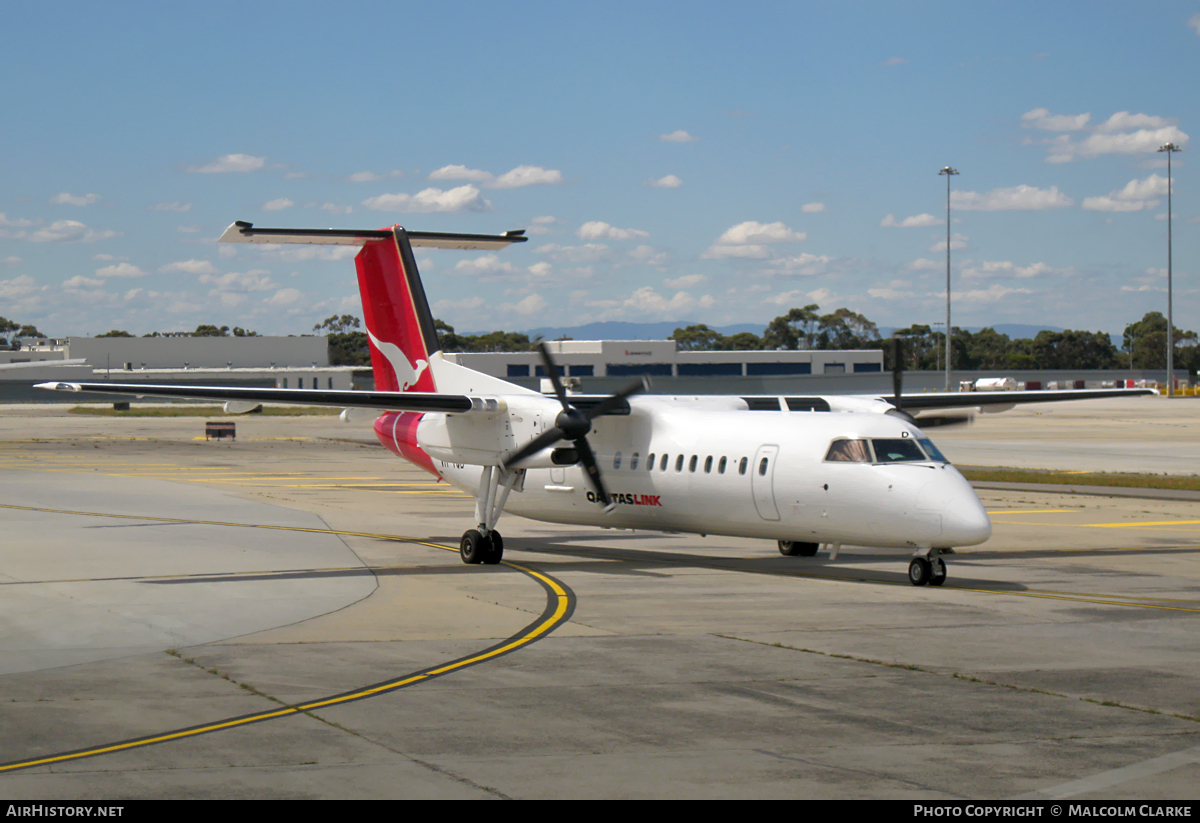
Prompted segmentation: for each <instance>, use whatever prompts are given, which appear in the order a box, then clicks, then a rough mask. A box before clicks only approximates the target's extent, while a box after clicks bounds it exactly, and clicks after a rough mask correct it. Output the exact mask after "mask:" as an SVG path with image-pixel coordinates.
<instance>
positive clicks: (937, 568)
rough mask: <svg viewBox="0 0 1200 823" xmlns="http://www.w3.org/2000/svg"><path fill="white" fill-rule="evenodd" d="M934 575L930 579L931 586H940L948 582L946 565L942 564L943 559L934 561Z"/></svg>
mask: <svg viewBox="0 0 1200 823" xmlns="http://www.w3.org/2000/svg"><path fill="white" fill-rule="evenodd" d="M932 575H933V576H932V577H930V578H929V585H930V586H940V585H942V584H943V583H945V582H946V564H945V563H944V562H942V558H940V557H939V558H938V559H937V560H936V561H934V563H933V571H932Z"/></svg>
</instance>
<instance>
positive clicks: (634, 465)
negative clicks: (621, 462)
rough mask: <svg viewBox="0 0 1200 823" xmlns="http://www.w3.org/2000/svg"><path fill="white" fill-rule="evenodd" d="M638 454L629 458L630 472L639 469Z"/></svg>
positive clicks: (635, 453)
mask: <svg viewBox="0 0 1200 823" xmlns="http://www.w3.org/2000/svg"><path fill="white" fill-rule="evenodd" d="M637 461H638V453H637V452H634V453H633V454H631V455H630V456H629V470H630V471H633V470H634V469H636V468H637Z"/></svg>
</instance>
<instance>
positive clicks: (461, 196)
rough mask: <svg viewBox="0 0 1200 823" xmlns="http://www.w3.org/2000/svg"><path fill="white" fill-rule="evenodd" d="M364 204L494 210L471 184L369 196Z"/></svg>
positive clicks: (405, 208) (387, 208)
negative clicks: (443, 188)
mask: <svg viewBox="0 0 1200 823" xmlns="http://www.w3.org/2000/svg"><path fill="white" fill-rule="evenodd" d="M362 204H363V205H364V206H366V207H367V208H369V209H374V210H375V211H400V212H422V213H432V212H446V213H453V212H462V211H491V210H492V204H491V203H490V202H488V201H487V200H485V199H484V198H483V197H482V196H481V194H480V192H479V189H477V188H476V187H475V186H471V185H466V186H459V187H458V188H454V189H450V190H448V191H442V190H441V189H435V188H428V189H425V190H423V191H420V192H417V193H416V194H381V195H379V196H378V197H369V198H367V199H366V200H364V201H362Z"/></svg>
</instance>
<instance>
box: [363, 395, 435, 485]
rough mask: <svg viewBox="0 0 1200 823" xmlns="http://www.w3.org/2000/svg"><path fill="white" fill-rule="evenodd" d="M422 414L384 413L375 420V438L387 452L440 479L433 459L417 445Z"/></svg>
mask: <svg viewBox="0 0 1200 823" xmlns="http://www.w3.org/2000/svg"><path fill="white" fill-rule="evenodd" d="M423 416H424V412H384V413H383V414H381V415H379V417H378V418H377V419H376V420H375V437H376V439H377V440H379V442H380V443H382V444H383V445H384V446H385V447H386V448H387V449H388V450H389V451H391V452H394V453H395V454H398V455H399V456H400V457H403V458H404V459H405V460H407V461H408V462H410V463H412V464H413V465H415V466H420V467H421V468H422V469H424V470H425V471H427V472H429V473H430V474H432V475H434V476H435V477H437V479H438V480H441V479H442V474H441V472H439V471H438V470H437V469H436V468H435V467H434V465H433V458H432V457H430V456H429V455H427V454H426V453H425V450H424V449H422V448H421V447H420V446H418V445H417V424H418V423H420V422H421V418H422V417H423Z"/></svg>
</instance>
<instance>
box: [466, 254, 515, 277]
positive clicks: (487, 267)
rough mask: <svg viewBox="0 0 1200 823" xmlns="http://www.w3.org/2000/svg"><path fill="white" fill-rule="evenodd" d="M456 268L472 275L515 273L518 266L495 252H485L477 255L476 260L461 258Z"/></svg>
mask: <svg viewBox="0 0 1200 823" xmlns="http://www.w3.org/2000/svg"><path fill="white" fill-rule="evenodd" d="M454 270H455V271H456V272H458V273H459V274H471V275H477V276H478V275H486V274H513V273H515V272H516V271H517V268H516V267H515V266H514V265H513V264H512V263H509V262H507V261H504V260H501V259H500V258H499V257H497V256H496V255H494V254H485V255H483V256H482V257H476V258H475V259H474V260H459V261H458V263H457V264H456V265H455V266H454Z"/></svg>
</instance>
